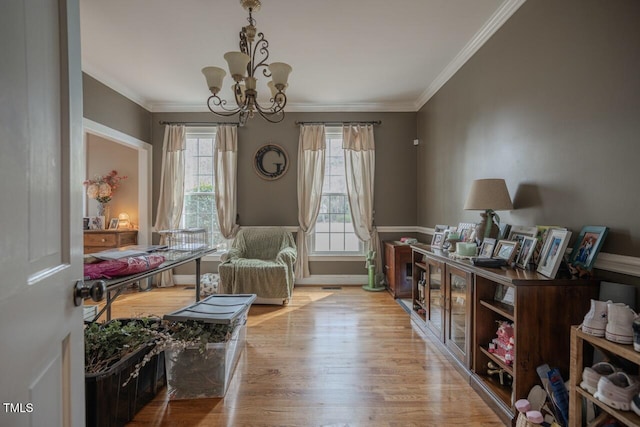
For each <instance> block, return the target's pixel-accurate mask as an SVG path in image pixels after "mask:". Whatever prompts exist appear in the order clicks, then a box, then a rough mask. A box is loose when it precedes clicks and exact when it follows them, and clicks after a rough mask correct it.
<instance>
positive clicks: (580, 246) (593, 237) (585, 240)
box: [569, 225, 609, 270]
mask: <svg viewBox="0 0 640 427" xmlns="http://www.w3.org/2000/svg"><path fill="white" fill-rule="evenodd" d="M608 232H609V228H608V227H604V226H595V225H589V226H585V227H582V230H580V234H579V235H578V239H577V240H576V243H575V245H574V247H573V251H572V252H571V258H570V259H569V264H571V265H573V266H574V267H581V268H583V269H584V270H591V269H593V265H594V264H595V261H596V257H597V256H598V252H600V248H601V247H602V244H603V243H604V239H605V237H607V233H608Z"/></svg>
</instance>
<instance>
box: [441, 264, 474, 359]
mask: <svg viewBox="0 0 640 427" xmlns="http://www.w3.org/2000/svg"><path fill="white" fill-rule="evenodd" d="M471 280H472V279H471V273H467V272H465V271H463V270H459V269H457V268H454V267H450V266H447V285H448V287H447V303H446V310H447V315H446V320H447V328H446V337H445V341H446V345H447V347H448V348H449V349H450V350H452V352H453V353H454V354H455V355H456V356H457V357H458V359H459V360H460V361H462V362H464V363H465V365H468V363H467V362H468V360H469V357H468V353H469V348H470V341H471V336H470V333H469V332H470V325H469V322H470V319H471V317H470V311H469V310H470V304H471V299H470V289H471V286H472V284H471Z"/></svg>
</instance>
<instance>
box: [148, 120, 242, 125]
mask: <svg viewBox="0 0 640 427" xmlns="http://www.w3.org/2000/svg"><path fill="white" fill-rule="evenodd" d="M158 123H160V124H161V125H185V126H218V125H231V126H238V123H233V122H231V123H229V122H166V121H164V120H160V121H159V122H158Z"/></svg>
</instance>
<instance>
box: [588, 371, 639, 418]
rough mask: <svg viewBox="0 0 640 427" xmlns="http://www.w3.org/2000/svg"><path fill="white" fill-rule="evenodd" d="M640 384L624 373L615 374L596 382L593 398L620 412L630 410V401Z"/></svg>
mask: <svg viewBox="0 0 640 427" xmlns="http://www.w3.org/2000/svg"><path fill="white" fill-rule="evenodd" d="M638 389H640V383H638V382H637V381H636V380H635V379H633V378H631V377H630V376H629V375H627V374H626V373H624V372H616V373H615V374H611V375H608V376H606V377H600V380H598V389H597V390H596V392H595V394H594V395H593V397H595V398H596V399H598V400H599V401H601V402H604V403H606V404H607V405H609V406H611V407H612V408H615V409H619V410H621V411H629V410H630V409H631V400H632V399H633V397H634V396H635V395H636V394H638Z"/></svg>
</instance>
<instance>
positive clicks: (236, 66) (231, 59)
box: [224, 52, 251, 82]
mask: <svg viewBox="0 0 640 427" xmlns="http://www.w3.org/2000/svg"><path fill="white" fill-rule="evenodd" d="M224 59H225V60H226V61H227V64H228V65H229V73H230V74H231V76H232V77H233V79H234V80H235V81H237V82H239V81H240V80H242V79H243V78H244V76H245V75H246V74H247V64H249V61H251V58H249V55H247V54H246V53H242V52H227V53H225V54H224Z"/></svg>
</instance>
